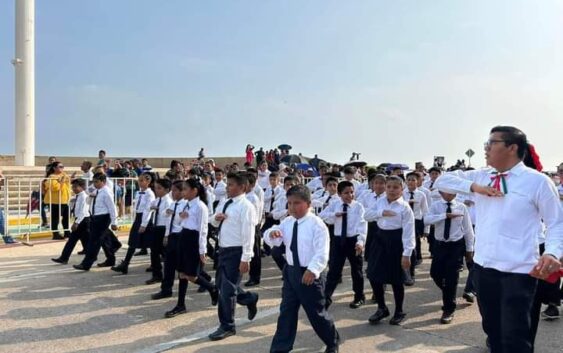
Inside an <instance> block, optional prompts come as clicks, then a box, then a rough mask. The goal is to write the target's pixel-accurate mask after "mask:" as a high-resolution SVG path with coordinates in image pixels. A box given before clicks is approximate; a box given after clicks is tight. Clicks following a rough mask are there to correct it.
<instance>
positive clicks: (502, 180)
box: [489, 172, 508, 194]
mask: <svg viewBox="0 0 563 353" xmlns="http://www.w3.org/2000/svg"><path fill="white" fill-rule="evenodd" d="M492 174H493V175H491V182H490V183H489V186H491V187H493V188H495V189H497V190H498V191H500V192H502V193H504V194H506V193H508V189H507V187H506V179H508V173H499V172H493V173H492Z"/></svg>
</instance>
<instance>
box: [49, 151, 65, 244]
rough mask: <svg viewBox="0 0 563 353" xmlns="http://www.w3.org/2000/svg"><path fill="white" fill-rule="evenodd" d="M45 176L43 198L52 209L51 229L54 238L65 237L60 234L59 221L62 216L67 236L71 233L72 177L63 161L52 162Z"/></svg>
mask: <svg viewBox="0 0 563 353" xmlns="http://www.w3.org/2000/svg"><path fill="white" fill-rule="evenodd" d="M45 177H46V180H44V181H43V184H42V188H43V195H44V198H43V200H44V202H45V204H48V205H49V207H50V210H51V230H52V231H53V239H54V240H56V239H63V237H61V236H60V234H59V222H60V219H61V218H62V224H63V228H64V232H65V237H68V236H69V235H70V230H69V222H68V221H69V209H68V203H69V201H70V178H69V177H68V175H67V174H66V173H64V165H63V164H62V163H61V162H54V163H51V166H50V168H49V170H48V171H47V174H46V176H45Z"/></svg>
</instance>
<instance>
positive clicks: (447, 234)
mask: <svg viewBox="0 0 563 353" xmlns="http://www.w3.org/2000/svg"><path fill="white" fill-rule="evenodd" d="M446 205H448V207H447V208H446V214H448V213H452V203H451V202H448V203H446ZM451 226H452V219H451V218H447V216H446V223H444V240H448V239H450V228H451Z"/></svg>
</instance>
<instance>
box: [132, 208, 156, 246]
mask: <svg viewBox="0 0 563 353" xmlns="http://www.w3.org/2000/svg"><path fill="white" fill-rule="evenodd" d="M142 220H143V214H142V213H137V214H136V215H135V221H134V222H133V225H132V226H131V230H130V231H129V240H128V241H127V245H129V247H133V248H137V249H139V248H150V247H151V245H152V238H153V237H152V231H151V228H152V221H150V222H149V224H148V225H147V229H145V232H144V233H142V234H141V233H139V228H141V222H142Z"/></svg>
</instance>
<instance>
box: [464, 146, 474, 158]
mask: <svg viewBox="0 0 563 353" xmlns="http://www.w3.org/2000/svg"><path fill="white" fill-rule="evenodd" d="M465 155H466V156H467V157H469V158H471V157H473V156H474V155H475V151H473V150H472V149H471V148H470V149H468V150H467V151H465Z"/></svg>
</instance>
